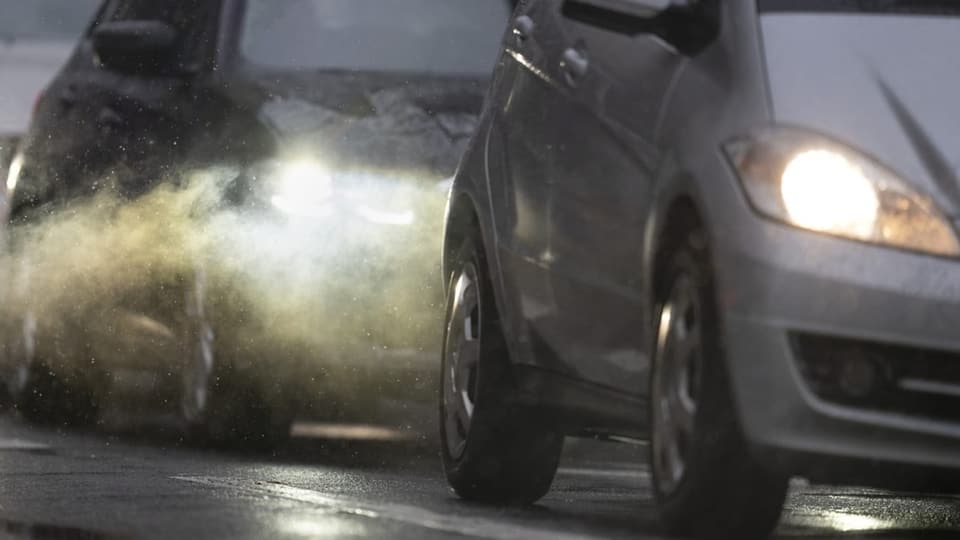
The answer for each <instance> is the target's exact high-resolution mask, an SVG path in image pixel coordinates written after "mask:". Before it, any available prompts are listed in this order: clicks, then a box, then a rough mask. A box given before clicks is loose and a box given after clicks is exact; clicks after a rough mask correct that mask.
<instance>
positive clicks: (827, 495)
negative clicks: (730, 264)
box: [0, 417, 960, 540]
mask: <svg viewBox="0 0 960 540" xmlns="http://www.w3.org/2000/svg"><path fill="white" fill-rule="evenodd" d="M146 431H149V432H150V433H151V434H150V435H144V434H143V432H144V430H142V429H138V430H137V432H133V431H131V430H124V429H120V430H112V431H106V432H103V431H101V432H97V433H77V432H68V433H63V432H55V431H49V430H43V429H37V428H33V427H29V426H26V425H23V424H22V423H19V422H17V421H15V420H13V419H11V418H9V417H0V539H6V538H49V539H70V538H106V539H110V538H356V537H359V538H366V537H370V538H397V539H404V538H410V539H421V538H423V539H429V538H461V537H475V538H494V539H512V538H532V539H539V538H543V539H557V540H565V539H573V538H660V537H661V535H660V534H659V533H658V531H657V527H656V525H655V523H654V522H653V520H652V517H651V510H650V509H651V501H650V485H649V479H648V476H647V474H646V473H645V472H644V470H643V468H642V467H641V466H640V465H639V464H640V463H641V462H642V457H641V456H642V452H643V450H642V448H640V447H630V446H625V445H616V444H613V443H601V442H580V441H578V442H576V443H573V444H568V446H567V455H566V456H565V458H564V462H563V464H562V469H561V471H560V474H559V476H558V478H557V481H556V483H555V485H554V489H553V491H552V492H551V493H550V495H549V496H548V497H547V498H546V499H544V500H543V502H542V504H540V505H538V506H537V507H534V508H527V509H504V508H489V507H483V506H475V505H469V504H464V503H461V502H459V501H458V500H456V499H455V498H454V497H452V496H451V494H450V493H449V492H448V491H447V489H446V486H445V484H444V482H443V479H442V477H441V474H440V471H439V467H438V463H437V459H436V458H435V449H434V448H432V447H431V446H429V445H428V444H426V443H423V442H389V441H371V440H352V441H347V440H342V439H329V438H327V439H317V438H307V437H296V438H294V439H293V440H292V441H291V442H290V443H289V444H287V445H286V446H284V447H283V448H281V449H279V450H278V451H276V452H274V453H243V452H223V451H214V450H207V449H199V448H185V447H182V446H181V445H180V444H179V442H178V438H177V436H176V435H173V434H163V433H162V432H161V433H159V434H156V433H153V432H154V430H152V429H151V430H146ZM301 431H302V430H301ZM307 431H309V430H307ZM731 489H735V486H731ZM777 537H778V538H824V539H826V538H843V539H855V538H870V539H872V538H883V539H901V538H902V539H923V538H930V539H933V538H936V539H939V538H960V498H957V497H946V496H932V495H901V494H893V493H887V492H881V491H873V490H862V489H837V488H820V487H812V486H802V485H800V484H797V485H796V486H795V487H794V489H793V493H792V495H791V498H790V501H789V503H788V508H787V511H786V513H785V516H784V519H783V523H782V525H781V527H780V530H779V531H778V536H777Z"/></svg>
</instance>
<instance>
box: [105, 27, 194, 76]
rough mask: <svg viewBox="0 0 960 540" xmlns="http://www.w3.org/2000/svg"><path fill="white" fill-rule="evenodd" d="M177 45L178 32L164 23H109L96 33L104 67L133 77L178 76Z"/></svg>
mask: <svg viewBox="0 0 960 540" xmlns="http://www.w3.org/2000/svg"><path fill="white" fill-rule="evenodd" d="M177 44H178V43H177V31H176V30H175V29H174V28H173V27H172V26H170V25H169V24H167V23H165V22H162V21H116V22H108V23H103V24H101V25H100V26H99V27H97V29H96V30H94V32H93V52H94V54H95V55H96V60H97V62H98V63H99V64H100V66H101V67H103V68H105V69H109V70H113V71H117V72H120V73H126V74H130V75H165V74H169V73H172V72H176V71H177V66H176V60H177V58H176V56H177Z"/></svg>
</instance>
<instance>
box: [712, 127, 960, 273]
mask: <svg viewBox="0 0 960 540" xmlns="http://www.w3.org/2000/svg"><path fill="white" fill-rule="evenodd" d="M724 149H725V151H726V153H727V155H728V156H729V158H730V160H731V162H732V163H733V166H734V167H735V168H736V170H737V173H738V176H739V178H740V181H741V183H742V185H743V187H744V191H745V192H746V194H747V198H748V199H749V200H750V203H751V204H752V205H753V206H754V208H755V209H756V210H757V211H758V212H760V213H761V214H763V215H765V216H767V217H769V218H773V219H776V220H779V221H782V222H785V223H788V224H790V225H793V226H795V227H800V228H803V229H807V230H811V231H816V232H820V233H825V234H831V235H835V236H841V237H844V238H851V239H854V240H860V241H864V242H872V243H876V244H883V245H888V246H895V247H898V248H903V249H908V250H914V251H922V252H925V253H931V254H935V255H943V256H958V255H960V241H958V239H957V234H956V231H955V230H954V228H953V226H952V225H951V224H950V222H949V221H948V220H947V218H946V217H945V216H944V215H943V213H942V212H941V211H940V210H939V209H938V208H937V206H936V204H934V202H933V201H932V200H931V199H930V197H928V196H926V195H923V194H921V193H919V192H918V191H917V190H916V189H914V188H912V187H911V186H910V185H909V184H908V183H907V182H905V181H903V180H902V179H900V178H899V177H898V176H897V175H896V174H894V173H893V172H891V171H889V170H888V169H886V168H884V167H883V166H882V165H880V164H878V163H876V162H875V161H873V160H872V159H870V158H869V157H867V156H864V155H862V154H860V153H858V152H856V151H854V150H852V149H850V148H848V147H846V146H843V145H841V144H838V143H836V142H833V141H831V140H829V139H826V138H824V137H820V136H817V135H814V134H810V133H807V132H804V131H801V130H795V129H775V130H768V131H765V132H762V133H760V134H758V135H757V136H754V137H750V138H747V139H740V140H737V141H734V142H732V143H730V144H728V145H726V146H725V148H724Z"/></svg>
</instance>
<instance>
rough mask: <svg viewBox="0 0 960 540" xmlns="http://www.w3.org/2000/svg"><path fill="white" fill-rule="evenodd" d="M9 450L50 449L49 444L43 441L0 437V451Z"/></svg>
mask: <svg viewBox="0 0 960 540" xmlns="http://www.w3.org/2000/svg"><path fill="white" fill-rule="evenodd" d="M9 450H18V451H22V450H27V451H29V450H33V451H37V450H50V446H49V445H46V444H43V443H38V442H33V441H27V440H24V439H0V451H9Z"/></svg>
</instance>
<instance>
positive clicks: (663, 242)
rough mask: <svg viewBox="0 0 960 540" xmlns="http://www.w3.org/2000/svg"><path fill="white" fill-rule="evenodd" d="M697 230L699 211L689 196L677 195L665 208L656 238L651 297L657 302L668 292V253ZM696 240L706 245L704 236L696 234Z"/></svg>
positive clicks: (698, 227) (700, 223)
mask: <svg viewBox="0 0 960 540" xmlns="http://www.w3.org/2000/svg"><path fill="white" fill-rule="evenodd" d="M697 231H703V219H702V218H701V217H700V211H699V210H698V209H697V206H696V204H695V203H694V202H693V199H691V198H690V197H688V196H681V197H678V198H677V199H675V200H674V201H673V202H672V203H670V206H669V208H668V209H667V213H666V218H665V219H664V220H663V227H662V228H661V232H660V236H659V238H658V240H657V247H656V252H655V256H654V262H653V299H654V301H655V302H656V303H657V304H659V303H660V302H661V301H663V299H664V296H666V295H667V294H668V293H669V291H668V290H667V288H668V287H669V286H670V276H669V275H667V271H666V269H667V265H668V264H669V260H670V254H671V253H672V252H673V251H674V250H675V249H677V248H678V247H680V246H681V245H682V244H683V243H684V242H688V241H689V238H690V233H693V232H697ZM696 240H697V241H698V242H702V245H701V246H697V247H703V248H705V247H706V241H707V240H706V236H704V235H697V237H696Z"/></svg>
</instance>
